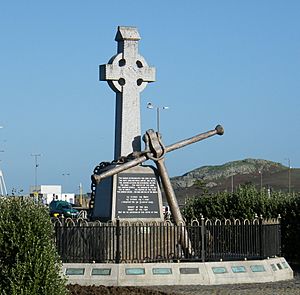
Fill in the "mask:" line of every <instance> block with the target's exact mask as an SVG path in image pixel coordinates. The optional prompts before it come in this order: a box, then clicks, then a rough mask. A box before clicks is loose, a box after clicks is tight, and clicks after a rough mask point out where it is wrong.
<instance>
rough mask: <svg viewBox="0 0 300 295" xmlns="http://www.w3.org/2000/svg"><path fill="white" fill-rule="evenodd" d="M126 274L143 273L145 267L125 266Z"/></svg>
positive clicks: (135, 274)
mask: <svg viewBox="0 0 300 295" xmlns="http://www.w3.org/2000/svg"><path fill="white" fill-rule="evenodd" d="M125 273H126V275H134V276H137V275H144V274H145V269H144V268H141V267H138V268H126V269H125Z"/></svg>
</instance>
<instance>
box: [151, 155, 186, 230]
mask: <svg viewBox="0 0 300 295" xmlns="http://www.w3.org/2000/svg"><path fill="white" fill-rule="evenodd" d="M156 166H157V169H158V171H159V174H160V178H161V181H162V185H163V188H164V191H165V194H166V197H167V201H168V204H169V206H170V209H171V212H172V215H173V218H174V221H175V223H176V224H177V225H180V224H183V223H184V219H183V217H182V215H181V212H180V210H179V206H178V203H177V199H176V196H175V192H174V190H173V187H172V184H171V181H170V177H169V175H168V172H167V168H166V166H165V160H164V158H162V159H160V160H158V161H156Z"/></svg>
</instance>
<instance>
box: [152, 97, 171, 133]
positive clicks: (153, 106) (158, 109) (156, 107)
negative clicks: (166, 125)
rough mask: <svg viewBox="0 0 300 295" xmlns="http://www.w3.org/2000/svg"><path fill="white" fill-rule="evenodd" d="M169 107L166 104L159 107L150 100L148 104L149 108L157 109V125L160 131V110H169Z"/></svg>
mask: <svg viewBox="0 0 300 295" xmlns="http://www.w3.org/2000/svg"><path fill="white" fill-rule="evenodd" d="M168 108H169V107H167V106H164V107H159V106H155V105H153V104H152V103H151V102H148V104H147V109H156V125H157V126H156V127H157V132H159V126H160V110H167V109H168Z"/></svg>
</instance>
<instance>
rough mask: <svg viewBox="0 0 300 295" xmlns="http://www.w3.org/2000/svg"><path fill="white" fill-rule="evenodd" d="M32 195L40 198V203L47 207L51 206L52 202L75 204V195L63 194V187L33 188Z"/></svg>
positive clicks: (45, 186)
mask: <svg viewBox="0 0 300 295" xmlns="http://www.w3.org/2000/svg"><path fill="white" fill-rule="evenodd" d="M30 195H32V196H36V197H38V199H39V200H40V201H42V202H43V203H44V204H47V205H49V204H50V202H51V201H52V200H63V201H67V202H69V203H71V204H74V202H75V194H74V193H62V189H61V185H38V186H36V187H35V186H31V187H30Z"/></svg>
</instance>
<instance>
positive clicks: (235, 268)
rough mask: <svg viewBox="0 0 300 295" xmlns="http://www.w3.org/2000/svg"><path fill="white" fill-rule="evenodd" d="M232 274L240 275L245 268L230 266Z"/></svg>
mask: <svg viewBox="0 0 300 295" xmlns="http://www.w3.org/2000/svg"><path fill="white" fill-rule="evenodd" d="M231 270H232V272H234V273H241V272H246V268H245V266H232V267H231Z"/></svg>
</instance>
